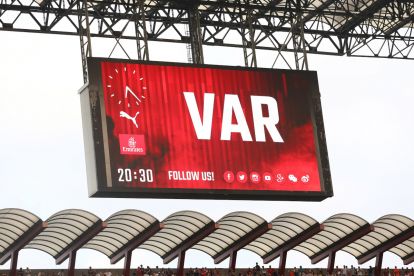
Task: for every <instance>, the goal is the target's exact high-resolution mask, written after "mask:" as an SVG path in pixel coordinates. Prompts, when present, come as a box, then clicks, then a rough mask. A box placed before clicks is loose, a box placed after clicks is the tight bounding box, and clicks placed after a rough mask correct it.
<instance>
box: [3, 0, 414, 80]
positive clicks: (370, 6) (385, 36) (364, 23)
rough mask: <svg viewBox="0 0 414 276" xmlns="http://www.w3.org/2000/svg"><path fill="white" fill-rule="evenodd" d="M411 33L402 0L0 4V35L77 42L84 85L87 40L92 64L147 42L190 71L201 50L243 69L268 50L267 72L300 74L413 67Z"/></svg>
mask: <svg viewBox="0 0 414 276" xmlns="http://www.w3.org/2000/svg"><path fill="white" fill-rule="evenodd" d="M413 29H414V2H413V1H409V0H358V1H355V0H277V1H273V0H232V1H229V0H226V1H219V0H198V1H183V0H111V1H103V0H84V1H81V0H59V1H57V0H37V2H36V1H31V0H20V1H16V0H1V1H0V30H4V31H15V32H33V33H49V34H61V35H75V36H79V37H80V42H81V52H82V58H83V62H84V64H83V65H84V70H85V72H84V73H85V78H86V77H87V68H86V57H92V56H94V55H93V54H92V52H93V51H92V50H93V47H92V40H94V39H95V38H99V39H100V41H101V42H102V41H103V40H102V38H104V39H105V41H107V43H108V46H109V47H108V48H109V49H110V50H109V52H108V53H101V54H100V55H96V53H97V52H95V51H94V53H95V57H99V56H101V57H118V58H119V57H122V58H128V59H138V60H141V59H142V60H148V59H149V53H150V49H149V42H166V43H182V44H186V45H187V50H188V53H187V54H188V59H189V62H192V63H197V64H200V63H203V62H204V55H203V47H206V46H223V47H233V48H239V49H240V50H242V51H243V57H244V63H245V66H253V67H255V66H258V60H257V54H256V53H257V52H258V51H266V50H268V51H270V54H272V55H273V64H272V65H271V66H272V67H278V68H279V67H288V68H296V69H307V58H306V55H307V54H308V53H311V54H326V55H339V56H342V55H348V56H364V57H382V58H399V59H414V51H413V47H414V33H413ZM101 42H100V43H101ZM102 43H103V42H102ZM271 59H272V58H270V59H269V56H266V60H271ZM260 66H262V67H263V66H265V67H267V66H270V64H266V65H265V64H263V65H262V64H260Z"/></svg>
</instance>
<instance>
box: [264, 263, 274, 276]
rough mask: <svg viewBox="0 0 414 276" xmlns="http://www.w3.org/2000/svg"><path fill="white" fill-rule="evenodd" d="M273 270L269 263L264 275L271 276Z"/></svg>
mask: <svg viewBox="0 0 414 276" xmlns="http://www.w3.org/2000/svg"><path fill="white" fill-rule="evenodd" d="M274 272H275V270H274V269H273V268H272V266H271V265H269V268H268V269H267V270H266V275H267V276H273V273H274Z"/></svg>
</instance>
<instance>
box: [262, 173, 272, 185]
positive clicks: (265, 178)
mask: <svg viewBox="0 0 414 276" xmlns="http://www.w3.org/2000/svg"><path fill="white" fill-rule="evenodd" d="M263 182H264V183H270V182H272V174H270V173H267V172H266V173H264V174H263Z"/></svg>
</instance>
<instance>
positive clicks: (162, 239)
mask: <svg viewBox="0 0 414 276" xmlns="http://www.w3.org/2000/svg"><path fill="white" fill-rule="evenodd" d="M162 224H163V228H162V229H161V230H160V231H159V232H157V233H156V234H155V235H154V236H152V237H151V238H149V239H148V240H147V241H145V242H144V243H143V244H142V245H140V246H139V248H141V249H147V250H149V251H152V252H154V253H155V254H157V255H159V256H160V257H161V258H162V259H163V261H164V263H165V264H167V263H169V262H171V261H172V260H174V259H175V258H177V257H178V264H177V269H178V273H177V274H178V275H182V274H183V269H184V260H185V252H186V251H187V250H188V249H190V248H191V247H192V246H193V245H195V244H196V243H197V242H199V241H200V240H202V239H203V238H204V237H206V236H208V235H209V234H210V233H212V232H213V231H215V230H216V228H217V225H216V223H215V222H214V221H213V220H211V219H210V218H209V217H207V216H206V215H204V214H201V213H198V212H194V211H180V212H176V213H174V214H172V215H170V216H168V217H167V218H166V219H165V220H163V222H162Z"/></svg>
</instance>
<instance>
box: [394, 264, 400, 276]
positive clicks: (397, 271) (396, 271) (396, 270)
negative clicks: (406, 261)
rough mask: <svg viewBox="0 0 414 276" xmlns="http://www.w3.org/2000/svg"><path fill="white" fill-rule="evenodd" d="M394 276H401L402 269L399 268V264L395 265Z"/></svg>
mask: <svg viewBox="0 0 414 276" xmlns="http://www.w3.org/2000/svg"><path fill="white" fill-rule="evenodd" d="M394 276H400V270H399V269H398V267H397V266H395V268H394Z"/></svg>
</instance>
